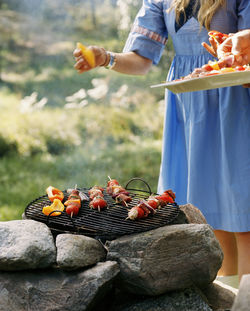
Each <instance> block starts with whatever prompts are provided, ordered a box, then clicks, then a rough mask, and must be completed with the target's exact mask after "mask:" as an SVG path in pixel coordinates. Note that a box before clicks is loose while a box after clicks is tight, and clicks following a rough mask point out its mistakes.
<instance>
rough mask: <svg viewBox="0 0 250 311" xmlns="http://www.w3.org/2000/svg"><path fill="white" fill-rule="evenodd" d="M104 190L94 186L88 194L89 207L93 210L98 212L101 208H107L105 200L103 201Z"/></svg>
mask: <svg viewBox="0 0 250 311" xmlns="http://www.w3.org/2000/svg"><path fill="white" fill-rule="evenodd" d="M103 191H104V189H103V188H102V187H99V186H94V187H92V188H91V189H90V190H89V192H88V194H89V199H90V203H89V207H90V208H93V209H98V211H99V212H100V211H101V210H102V209H103V208H105V207H106V206H107V202H106V200H104V194H103Z"/></svg>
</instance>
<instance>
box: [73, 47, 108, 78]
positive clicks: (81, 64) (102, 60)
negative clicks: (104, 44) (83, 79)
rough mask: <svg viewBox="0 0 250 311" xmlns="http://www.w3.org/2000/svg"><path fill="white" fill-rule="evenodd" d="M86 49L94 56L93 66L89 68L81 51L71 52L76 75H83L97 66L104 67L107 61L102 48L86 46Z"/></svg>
mask: <svg viewBox="0 0 250 311" xmlns="http://www.w3.org/2000/svg"><path fill="white" fill-rule="evenodd" d="M87 48H88V49H90V50H91V51H92V52H93V54H94V56H95V66H94V67H91V66H90V64H89V63H88V62H87V60H86V59H85V58H84V56H83V54H82V51H81V50H80V49H75V50H74V52H73V55H74V57H75V61H76V63H75V65H74V68H75V69H76V70H77V71H78V73H84V72H86V71H89V70H91V69H94V68H96V67H98V66H105V65H106V63H107V61H108V59H107V58H108V54H107V52H106V50H105V49H104V48H101V47H99V46H88V47H87Z"/></svg>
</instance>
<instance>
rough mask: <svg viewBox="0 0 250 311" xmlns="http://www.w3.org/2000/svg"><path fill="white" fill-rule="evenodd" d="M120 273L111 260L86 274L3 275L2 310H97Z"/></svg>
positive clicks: (53, 271)
mask: <svg viewBox="0 0 250 311" xmlns="http://www.w3.org/2000/svg"><path fill="white" fill-rule="evenodd" d="M118 273H119V267H118V265H117V263H116V262H110V261H107V262H105V263H98V264H97V265H96V266H94V267H93V268H91V269H88V270H86V271H62V270H59V269H51V270H37V271H36V273H34V272H32V271H22V272H0V301H1V304H0V311H14V310H16V311H17V310H18V311H26V310H29V311H41V310H42V311H52V310H53V311H62V310H63V311H84V310H93V309H94V307H95V305H96V304H97V303H98V302H99V301H100V300H102V299H103V297H105V296H106V294H107V293H108V292H109V291H110V290H111V289H112V284H113V280H114V278H115V277H116V276H117V274H118Z"/></svg>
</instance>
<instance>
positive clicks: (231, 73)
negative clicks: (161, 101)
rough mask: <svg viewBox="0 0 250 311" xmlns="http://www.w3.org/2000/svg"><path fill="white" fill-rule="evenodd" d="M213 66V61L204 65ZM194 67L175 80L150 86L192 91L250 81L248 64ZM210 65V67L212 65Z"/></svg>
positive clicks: (181, 91) (176, 91)
mask: <svg viewBox="0 0 250 311" xmlns="http://www.w3.org/2000/svg"><path fill="white" fill-rule="evenodd" d="M211 65H212V66H213V65H215V62H213V64H212V63H210V64H207V65H204V66H211ZM204 66H203V67H202V68H196V69H195V70H194V71H193V72H192V73H191V74H189V75H187V76H185V77H182V78H180V79H177V80H173V81H169V82H164V83H161V84H156V85H152V86H151V88H155V87H165V88H167V89H169V90H170V91H171V92H173V93H176V94H177V93H184V92H194V91H202V90H210V89H216V88H221V87H228V86H235V85H242V84H247V83H250V66H249V65H245V66H239V67H236V68H229V67H226V68H221V69H220V68H217V69H214V68H213V69H212V70H208V71H204ZM212 66H211V67H212Z"/></svg>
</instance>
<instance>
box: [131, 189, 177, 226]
mask: <svg viewBox="0 0 250 311" xmlns="http://www.w3.org/2000/svg"><path fill="white" fill-rule="evenodd" d="M174 202H175V194H174V192H173V191H172V190H166V191H164V192H163V193H162V194H161V195H156V196H150V197H149V198H148V199H147V200H141V201H140V202H139V204H138V205H136V206H134V207H132V208H131V209H130V210H129V212H128V217H127V218H126V219H131V220H136V219H140V218H146V217H148V215H149V214H155V213H156V210H157V209H158V208H160V207H163V206H166V205H167V204H168V203H174Z"/></svg>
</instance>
